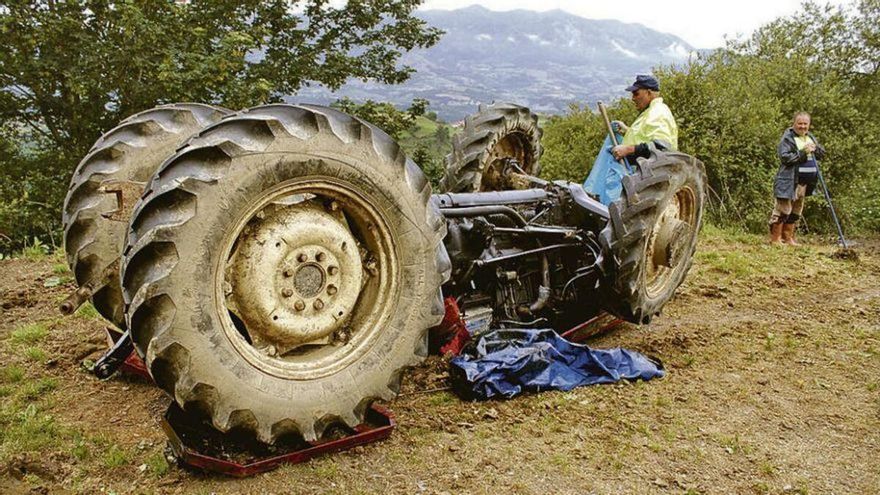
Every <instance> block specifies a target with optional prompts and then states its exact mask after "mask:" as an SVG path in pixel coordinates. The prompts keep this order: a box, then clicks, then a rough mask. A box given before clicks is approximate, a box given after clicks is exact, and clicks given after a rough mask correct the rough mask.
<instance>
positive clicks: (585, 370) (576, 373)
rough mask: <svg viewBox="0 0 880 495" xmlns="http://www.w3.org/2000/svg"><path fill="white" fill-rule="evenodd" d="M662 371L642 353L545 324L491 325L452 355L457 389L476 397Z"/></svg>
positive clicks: (646, 375) (657, 374) (643, 376)
mask: <svg viewBox="0 0 880 495" xmlns="http://www.w3.org/2000/svg"><path fill="white" fill-rule="evenodd" d="M663 375H664V372H663V366H662V364H661V363H659V362H657V361H655V360H652V359H650V358H648V357H647V356H645V355H643V354H640V353H638V352H635V351H629V350H626V349H621V348H614V349H608V350H599V349H591V348H589V347H587V346H584V345H578V344H574V343H572V342H569V341H567V340H565V339H564V338H562V337H560V336H559V334H557V333H556V332H554V331H553V330H550V329H544V330H519V329H500V330H493V331H491V332H488V333H486V334H484V335H482V336H481V337H479V338H478V339H477V341H476V342H474V343H472V344H470V345H468V346H467V347H466V348H465V350H464V352H463V353H462V354H460V355H458V356H456V357H455V358H453V359H452V377H453V381H454V383H455V385H456V389H457V390H458V391H460V392H464V393H465V395H468V396H469V397H471V398H474V399H480V400H485V399H491V398H502V397H506V398H510V397H513V396H515V395H518V394H520V393H522V392H540V391H543V390H571V389H573V388H575V387H580V386H583V385H594V384H597V383H613V382H616V381H618V380H620V379H627V380H636V379H639V378H641V379H642V380H650V379H651V378H658V377H662V376H663Z"/></svg>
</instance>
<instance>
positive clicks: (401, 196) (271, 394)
mask: <svg viewBox="0 0 880 495" xmlns="http://www.w3.org/2000/svg"><path fill="white" fill-rule="evenodd" d="M429 197H430V186H429V185H428V183H427V182H426V181H425V178H424V176H423V175H422V173H421V170H419V169H418V167H417V166H415V165H414V164H413V162H412V161H410V160H407V159H406V158H405V156H404V155H403V152H402V151H401V150H400V148H399V147H398V146H397V144H396V143H394V141H393V140H391V139H390V138H389V137H388V136H387V135H386V134H385V133H383V132H382V131H380V130H379V129H377V128H376V127H374V126H372V125H370V124H367V123H366V122H363V121H360V120H357V119H354V118H352V117H349V116H348V115H345V114H343V113H340V112H337V111H335V110H332V109H329V108H324V107H315V106H289V105H269V106H264V107H257V108H254V109H252V110H249V111H247V112H243V113H241V114H239V115H238V116H236V117H233V118H229V119H227V120H225V121H223V122H221V123H220V124H218V125H215V126H214V127H212V128H210V129H208V130H206V131H204V132H202V133H201V134H200V135H199V136H198V137H196V138H195V139H194V140H193V141H192V142H190V144H189V146H187V147H186V148H184V149H182V150H180V151H179V152H178V154H177V155H176V156H175V157H174V158H172V159H171V160H169V161H168V162H167V163H166V165H165V166H164V168H163V169H162V170H161V171H160V172H159V173H158V174H157V175H156V177H155V178H154V180H153V182H152V183H151V184H150V185H149V193H148V194H147V196H146V197H145V198H144V200H143V202H142V204H141V205H140V207H139V209H138V210H137V211H136V212H135V215H134V218H133V221H132V224H131V234H130V238H129V241H128V246H127V248H126V256H125V260H124V267H123V269H124V275H123V288H124V295H125V297H126V302H127V304H128V306H127V312H126V315H127V318H128V322H129V326H130V328H131V330H132V336H133V338H134V341H135V344H136V347H137V349H138V351H139V352H141V353H142V354H144V355H145V358H146V362H147V365H148V367H149V369H150V372H151V374H152V376H153V378H154V379H155V380H156V382H157V383H158V384H159V386H160V387H162V388H163V389H164V390H165V391H166V392H168V393H169V394H170V395H172V396H173V397H174V398H175V399H176V400H177V402H178V403H179V404H180V405H181V406H182V407H184V409H188V410H197V411H199V412H201V413H203V414H205V415H206V416H207V417H208V418H210V420H211V421H212V422H213V424H214V426H215V427H216V428H218V429H219V430H221V431H228V430H230V429H243V430H248V431H251V432H253V433H254V434H255V435H256V437H257V438H258V439H260V440H262V441H264V442H274V441H275V440H277V439H278V438H279V437H281V436H285V435H288V434H299V435H302V436H303V437H305V438H306V439H307V440H315V439H317V438H319V437H320V436H321V434H322V432H323V431H324V430H325V429H326V428H327V427H328V426H330V425H332V424H334V423H345V424H347V425H348V426H355V425H357V424H358V423H360V422H361V421H362V420H363V416H364V413H365V411H366V409H367V407H368V406H369V404H370V402H371V401H373V400H375V399H377V398H383V399H389V398H391V397H393V396H394V395H395V393H396V391H397V387H398V385H399V380H400V375H401V373H402V371H403V369H404V367H406V366H411V365H414V364H417V363H418V362H419V361H420V360H421V358H423V357H424V356H425V354H426V347H425V346H426V330H427V329H428V328H429V327H431V326H433V325H436V324H437V323H438V322H439V320H440V319H441V318H442V315H443V304H442V299H441V295H440V286H441V284H442V283H443V281H444V277H445V274H446V272H447V271H448V265H449V262H448V258H447V257H446V253H445V249H444V247H443V244H442V238H443V235H444V234H445V223H444V222H443V221H442V218H441V217H440V216H439V214H438V212H436V211H435V210H433V209H432V207H431V206H430V205H429V203H428V199H429Z"/></svg>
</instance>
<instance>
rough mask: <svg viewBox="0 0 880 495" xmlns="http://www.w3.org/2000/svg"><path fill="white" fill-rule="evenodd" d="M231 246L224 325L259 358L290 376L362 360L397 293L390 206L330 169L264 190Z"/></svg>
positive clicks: (245, 352)
mask: <svg viewBox="0 0 880 495" xmlns="http://www.w3.org/2000/svg"><path fill="white" fill-rule="evenodd" d="M223 252H224V256H223V257H222V258H221V261H222V263H223V265H222V267H221V269H219V270H217V271H216V273H217V277H216V279H215V294H216V296H217V298H218V299H217V301H218V307H219V308H220V313H221V319H222V322H223V328H224V333H225V334H226V336H227V338H228V339H229V340H230V342H231V343H232V345H233V347H234V348H235V350H236V351H237V352H238V353H239V354H240V355H241V356H242V357H244V358H245V360H246V361H248V362H249V363H250V364H251V365H253V366H255V367H257V368H258V369H261V370H263V371H265V372H267V373H270V374H272V375H275V376H278V377H282V378H289V379H314V378H319V377H321V376H326V375H329V374H332V373H335V372H337V371H339V370H340V369H342V368H344V367H345V366H347V365H349V364H350V363H352V362H353V361H355V360H357V359H358V358H359V357H360V356H362V355H363V354H364V353H366V352H367V351H368V350H369V348H370V347H371V346H372V345H374V344H375V341H376V339H377V337H378V336H379V334H380V333H381V331H382V329H383V327H384V326H385V323H386V322H387V320H388V319H389V317H390V308H391V307H393V304H392V301H393V300H394V299H395V298H396V297H397V294H398V283H397V280H398V276H397V275H398V273H399V270H400V267H399V264H398V257H397V253H396V252H395V248H394V242H393V237H392V233H391V230H390V229H389V226H388V223H387V221H386V219H385V217H384V215H383V214H382V213H381V209H380V208H379V207H378V206H377V205H376V204H375V202H374V201H373V200H371V199H370V198H369V197H367V196H365V195H363V194H361V193H358V192H357V191H356V190H355V189H354V188H352V187H351V186H350V185H348V184H346V183H344V182H342V181H338V180H335V179H332V178H328V177H311V178H309V179H308V180H306V179H298V180H295V181H290V182H287V183H283V184H280V185H278V186H276V187H274V188H273V189H271V190H270V191H267V192H266V193H264V194H263V195H262V196H261V197H260V198H259V199H258V200H257V201H255V202H254V203H253V206H252V207H251V208H250V209H249V210H248V211H247V212H246V213H245V214H244V215H242V217H241V219H240V220H239V221H238V222H237V224H236V228H235V229H233V231H232V234H230V235H229V236H227V239H226V242H225V243H224V249H223Z"/></svg>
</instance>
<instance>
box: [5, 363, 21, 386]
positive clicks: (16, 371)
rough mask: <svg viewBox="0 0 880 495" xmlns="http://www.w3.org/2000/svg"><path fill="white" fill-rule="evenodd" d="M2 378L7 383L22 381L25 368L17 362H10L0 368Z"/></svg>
mask: <svg viewBox="0 0 880 495" xmlns="http://www.w3.org/2000/svg"><path fill="white" fill-rule="evenodd" d="M0 378H2V379H3V381H4V382H7V383H16V382H20V381H21V380H22V379H23V378H24V368H22V367H21V366H18V365H17V364H10V365H8V366H4V367H3V368H2V369H0Z"/></svg>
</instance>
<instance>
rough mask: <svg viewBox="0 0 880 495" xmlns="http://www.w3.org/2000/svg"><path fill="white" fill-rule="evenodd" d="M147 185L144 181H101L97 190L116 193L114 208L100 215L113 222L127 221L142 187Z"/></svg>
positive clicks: (141, 191) (141, 192)
mask: <svg viewBox="0 0 880 495" xmlns="http://www.w3.org/2000/svg"><path fill="white" fill-rule="evenodd" d="M146 186H147V184H146V183H145V182H136V181H131V180H106V181H104V182H102V183H101V187H99V188H98V191H100V192H102V193H106V194H110V193H113V194H114V195H116V209H115V210H113V211H109V212H106V213H102V214H101V216H102V217H104V218H106V219H108V220H113V221H114V222H126V223H127V222H128V220H129V219H130V218H131V212H132V210H134V205H135V204H136V203H137V200H138V199H140V197H141V194H143V192H144V188H145V187H146Z"/></svg>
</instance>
